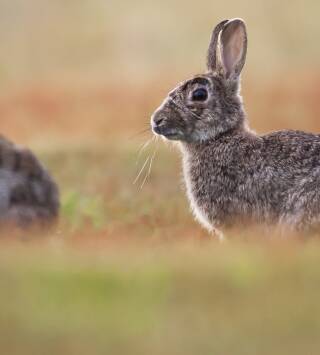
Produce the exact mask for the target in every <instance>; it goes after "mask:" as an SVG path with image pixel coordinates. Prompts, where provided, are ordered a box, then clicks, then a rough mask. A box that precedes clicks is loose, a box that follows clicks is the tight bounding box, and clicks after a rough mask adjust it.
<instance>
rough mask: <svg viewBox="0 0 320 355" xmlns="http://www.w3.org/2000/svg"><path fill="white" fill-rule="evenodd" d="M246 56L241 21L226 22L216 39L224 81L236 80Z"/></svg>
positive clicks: (244, 35)
mask: <svg viewBox="0 0 320 355" xmlns="http://www.w3.org/2000/svg"><path fill="white" fill-rule="evenodd" d="M246 54H247V31H246V26H245V23H244V22H243V21H242V20H241V19H234V20H230V21H228V22H227V23H226V24H225V25H224V27H223V29H222V30H221V33H220V35H219V39H218V60H219V63H217V64H219V65H220V66H221V67H220V68H219V71H222V74H223V76H224V77H225V78H226V79H229V78H231V79H237V78H238V77H239V75H240V73H241V70H242V68H243V66H244V63H245V60H246Z"/></svg>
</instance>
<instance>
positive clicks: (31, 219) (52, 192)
mask: <svg viewBox="0 0 320 355" xmlns="http://www.w3.org/2000/svg"><path fill="white" fill-rule="evenodd" d="M58 212H59V191H58V187H57V185H56V183H55V182H54V181H53V179H52V178H51V176H50V175H49V173H48V172H47V170H46V169H45V168H44V167H43V166H42V164H41V163H40V162H39V161H38V159H37V158H36V157H35V155H34V154H33V153H32V152H31V151H30V150H28V149H24V148H21V147H19V146H17V145H15V144H13V143H12V142H10V141H9V140H7V139H6V138H4V137H2V136H0V226H1V227H2V226H7V225H10V226H16V227H19V228H22V229H24V228H26V227H30V226H34V225H37V226H38V225H40V226H44V225H49V224H51V223H53V222H54V221H56V219H57V217H58Z"/></svg>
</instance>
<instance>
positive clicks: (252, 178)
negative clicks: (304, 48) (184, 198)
mask: <svg viewBox="0 0 320 355" xmlns="http://www.w3.org/2000/svg"><path fill="white" fill-rule="evenodd" d="M246 49H247V35H246V28H245V24H244V22H243V21H242V20H240V19H235V20H229V21H223V22H222V23H220V24H218V26H217V27H216V29H215V30H214V31H213V35H212V38H211V43H210V47H209V50H208V60H207V63H208V72H207V73H206V74H203V75H197V76H195V77H194V78H192V79H190V80H187V81H185V82H183V83H181V84H179V85H178V86H177V88H175V89H174V90H173V91H171V92H170V93H169V95H168V97H167V98H166V99H165V100H164V102H163V104H162V105H161V106H160V107H159V108H158V109H157V110H156V111H155V113H154V114H153V116H152V119H151V124H152V129H153V131H154V133H155V134H158V135H161V136H163V137H166V138H167V139H171V140H176V141H179V146H180V148H181V151H182V155H183V172H184V178H185V183H186V188H187V195H188V198H189V200H190V203H191V207H192V209H193V211H194V214H195V216H196V218H197V219H198V220H199V221H200V222H201V223H202V224H203V225H204V226H205V227H207V228H208V229H209V230H215V229H216V228H218V229H220V228H222V229H223V228H224V227H228V226H233V225H239V224H247V223H259V224H260V223H261V224H269V225H270V224H273V225H287V226H288V227H291V228H294V229H298V230H301V229H303V230H309V229H314V228H318V227H319V225H320V135H318V134H311V133H305V132H300V131H290V130H285V131H279V132H273V133H270V134H266V135H261V136H260V135H257V134H256V133H254V132H253V131H251V130H250V129H249V128H248V125H247V118H246V114H245V112H244V109H243V104H242V99H241V96H240V94H239V86H240V85H239V76H240V72H241V69H242V67H243V65H244V62H245V56H246ZM199 89H200V91H199ZM196 91H197V93H198V96H197V95H196V93H195V92H196ZM203 91H205V92H206V93H207V98H206V99H205V100H199V92H200V93H202V94H201V95H202V99H203V98H205V97H206V95H204V94H203ZM195 95H196V96H195ZM201 95H200V97H201ZM195 98H197V100H196V99H195Z"/></svg>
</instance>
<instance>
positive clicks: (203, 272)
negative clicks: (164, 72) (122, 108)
mask: <svg viewBox="0 0 320 355" xmlns="http://www.w3.org/2000/svg"><path fill="white" fill-rule="evenodd" d="M136 150H137V145H136V144H131V145H130V144H127V145H122V146H117V145H116V144H113V145H107V146H104V147H98V146H94V147H92V148H90V147H87V148H86V149H84V148H83V147H82V148H68V149H65V150H64V151H57V150H52V151H51V153H50V152H47V153H43V152H42V154H41V157H42V159H43V160H44V161H45V162H46V164H47V165H48V166H49V167H50V168H51V170H52V171H54V173H55V176H56V178H57V180H58V182H59V185H60V186H61V194H62V201H63V204H62V216H61V221H60V224H59V225H58V226H57V227H56V229H54V230H53V231H51V232H49V233H47V235H46V236H44V235H43V234H40V235H38V236H35V235H33V234H32V233H29V234H27V235H23V238H22V239H19V238H15V239H12V238H10V237H9V236H5V235H3V236H2V239H1V240H0V243H1V248H0V290H1V292H0V334H1V336H0V353H1V354H67V355H72V354H77V355H81V354H112V355H116V354H139V355H150V354H152V355H158V354H159V355H160V354H166V355H168V354H172V355H179V354H181V355H182V354H183V355H189V354H190V355H191V354H192V355H193V354H201V355H207V354H208V355H212V354H223V355H224V354H226V355H229V354H237V355H242V354H243V355H251V354H252V355H256V354H259V355H260V354H262V355H263V354H266V355H267V354H268V355H269V354H279V355H280V354H281V355H286V354H290V355H295V354H306V353H307V354H318V353H319V348H320V340H319V333H320V320H319V316H318V315H319V312H320V303H319V299H320V269H319V267H318V264H319V258H320V243H319V242H318V241H317V240H316V239H313V240H309V241H307V242H306V243H302V242H297V241H289V240H287V241H282V242H281V243H280V242H278V243H275V241H274V240H273V241H269V242H266V241H263V238H262V237H260V235H259V233H256V234H255V235H254V236H253V237H252V236H248V235H245V234H244V233H241V234H242V236H241V238H239V233H238V232H237V231H235V232H233V234H232V235H230V236H228V237H229V241H228V242H226V243H223V244H219V243H217V242H215V241H214V240H213V239H210V238H208V236H207V234H206V233H205V232H204V231H202V230H201V228H200V227H199V226H198V225H197V224H196V223H194V222H193V220H192V218H191V216H190V213H189V211H188V207H187V203H186V200H185V198H184V195H183V191H182V189H181V186H180V185H181V184H180V175H179V164H178V162H177V156H176V154H173V153H172V152H171V151H170V149H169V148H164V149H159V152H158V155H157V158H156V160H155V162H154V168H153V169H152V173H151V175H150V178H149V180H148V183H146V184H145V186H144V187H143V188H142V189H140V187H139V185H138V186H135V185H133V184H132V182H133V180H134V177H135V175H136V173H137V171H138V170H139V168H138V166H139V164H140V166H141V164H142V163H143V158H145V156H144V157H142V163H139V164H138V166H136V164H135V161H136V156H137V153H136ZM151 152H153V148H152V150H151ZM144 154H145V155H146V156H147V155H148V154H150V152H148V151H147V152H146V153H144Z"/></svg>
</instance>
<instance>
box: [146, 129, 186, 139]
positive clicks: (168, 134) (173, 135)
mask: <svg viewBox="0 0 320 355" xmlns="http://www.w3.org/2000/svg"><path fill="white" fill-rule="evenodd" d="M152 131H153V133H155V134H156V135H160V136H162V137H164V138H167V139H171V140H180V139H181V138H182V133H181V132H180V131H179V130H177V129H175V128H169V127H165V126H154V127H152Z"/></svg>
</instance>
